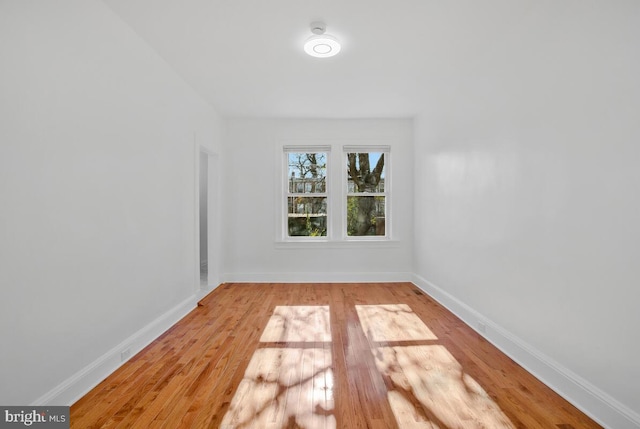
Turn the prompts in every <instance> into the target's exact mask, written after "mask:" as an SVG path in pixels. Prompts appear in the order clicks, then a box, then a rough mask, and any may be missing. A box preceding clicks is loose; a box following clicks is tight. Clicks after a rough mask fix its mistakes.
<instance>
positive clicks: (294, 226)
mask: <svg viewBox="0 0 640 429" xmlns="http://www.w3.org/2000/svg"><path fill="white" fill-rule="evenodd" d="M287 203H288V204H287V205H288V207H289V208H288V214H287V222H288V230H289V236H290V237H304V236H307V237H309V236H310V237H325V236H326V235H327V199H326V198H325V197H288V198H287Z"/></svg>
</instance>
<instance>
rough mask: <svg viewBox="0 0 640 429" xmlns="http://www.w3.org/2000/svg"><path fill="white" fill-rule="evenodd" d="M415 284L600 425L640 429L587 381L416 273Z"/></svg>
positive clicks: (632, 415)
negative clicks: (481, 327)
mask: <svg viewBox="0 0 640 429" xmlns="http://www.w3.org/2000/svg"><path fill="white" fill-rule="evenodd" d="M413 283H414V284H415V285H416V286H417V287H418V288H420V289H422V290H423V291H424V292H425V293H426V294H428V295H429V296H430V297H432V298H433V299H435V300H436V301H438V302H439V303H440V304H442V305H443V306H444V307H446V308H447V309H449V310H450V311H451V312H452V313H454V314H455V315H456V316H457V317H459V318H460V319H461V320H462V321H463V322H464V323H466V324H467V325H469V327H471V328H472V329H474V330H475V331H476V332H478V334H480V335H481V336H483V337H484V338H486V339H487V340H488V341H489V342H490V343H492V344H493V345H494V346H496V347H497V348H498V349H500V350H501V351H502V352H503V353H505V354H506V355H507V356H509V357H510V358H511V359H513V360H514V361H515V362H517V363H518V364H519V365H520V366H522V367H523V368H524V369H526V370H527V371H528V372H529V373H531V374H532V375H533V376H534V377H536V378H537V379H538V380H540V381H541V382H542V383H544V384H545V385H547V386H548V387H550V388H551V389H552V390H554V391H555V392H557V393H558V394H559V395H560V396H562V397H563V398H565V399H566V400H567V401H569V402H571V403H572V404H573V405H574V406H575V407H576V408H578V409H580V410H581V411H582V412H583V413H585V414H587V415H588V416H590V417H591V418H592V419H593V420H595V421H596V422H598V423H599V424H600V425H602V426H604V427H605V428H611V429H614V428H615V429H640V415H638V414H637V413H636V412H634V411H633V410H631V409H629V408H628V407H627V406H625V405H624V404H621V403H620V402H618V401H617V400H616V399H614V398H613V397H611V396H610V395H608V394H607V393H605V392H603V391H602V390H600V389H599V388H597V387H596V386H594V385H593V384H591V383H589V382H588V381H587V380H585V379H583V378H582V377H580V376H579V375H577V374H575V373H573V372H572V371H570V370H569V369H567V368H565V367H564V366H562V365H561V364H559V363H558V362H556V361H554V360H553V359H551V358H550V357H549V356H546V355H545V354H543V353H542V352H540V351H539V350H537V349H536V348H534V347H533V346H531V345H530V344H528V343H526V342H525V341H523V340H522V339H521V338H519V337H517V336H515V335H514V334H512V333H511V332H509V330H507V329H505V328H504V327H502V326H500V325H498V324H497V323H495V322H493V321H491V320H489V319H488V318H487V317H485V316H484V315H482V314H480V313H478V312H477V311H475V310H474V309H473V308H471V307H469V306H468V305H467V304H465V303H464V302H462V301H460V300H459V299H458V298H456V297H454V296H453V295H451V294H449V293H447V292H446V291H444V290H443V289H441V288H439V287H438V286H436V285H434V284H433V283H431V282H429V281H428V280H425V279H424V278H423V277H420V276H419V275H417V274H414V275H413ZM480 323H482V324H483V325H484V327H485V329H484V332H482V330H480V327H479V324H480Z"/></svg>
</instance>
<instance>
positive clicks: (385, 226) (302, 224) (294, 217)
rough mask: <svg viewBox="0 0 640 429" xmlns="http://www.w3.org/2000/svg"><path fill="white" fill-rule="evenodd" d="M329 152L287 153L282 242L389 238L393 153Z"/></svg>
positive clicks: (379, 149)
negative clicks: (390, 175) (390, 155)
mask: <svg viewBox="0 0 640 429" xmlns="http://www.w3.org/2000/svg"><path fill="white" fill-rule="evenodd" d="M331 149H332V147H331V146H285V147H284V162H283V170H282V171H283V181H282V182H281V183H282V186H283V188H282V193H281V194H280V195H282V197H281V198H282V200H280V201H282V203H281V204H282V206H281V207H282V214H283V215H282V216H281V217H280V219H281V220H280V221H279V222H280V224H281V225H282V228H281V233H280V234H281V235H280V237H281V240H283V241H297V242H300V241H316V242H317V241H325V242H326V241H330V242H338V241H344V242H346V241H363V240H374V241H376V240H377V241H380V240H386V239H388V238H390V236H391V234H390V228H389V226H390V224H389V222H388V218H389V212H390V186H389V152H390V151H389V147H388V146H343V147H341V148H339V149H338V150H333V151H332V150H331ZM281 153H282V152H281ZM281 156H282V155H281ZM337 165H341V166H342V168H332V166H337ZM332 184H333V185H332Z"/></svg>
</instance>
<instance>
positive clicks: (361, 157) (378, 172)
mask: <svg viewBox="0 0 640 429" xmlns="http://www.w3.org/2000/svg"><path fill="white" fill-rule="evenodd" d="M384 179H385V177H384V153H383V152H363V153H347V192H384Z"/></svg>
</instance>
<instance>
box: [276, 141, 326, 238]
mask: <svg viewBox="0 0 640 429" xmlns="http://www.w3.org/2000/svg"><path fill="white" fill-rule="evenodd" d="M307 150H309V149H307ZM328 153H329V152H328V151H327V150H322V151H320V150H319V151H311V150H309V151H305V152H302V151H298V150H296V149H287V148H285V158H286V160H287V166H288V167H287V168H288V174H287V177H288V186H287V188H288V190H287V196H286V198H287V203H286V204H287V227H286V231H287V236H288V237H326V236H327V155H328Z"/></svg>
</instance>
